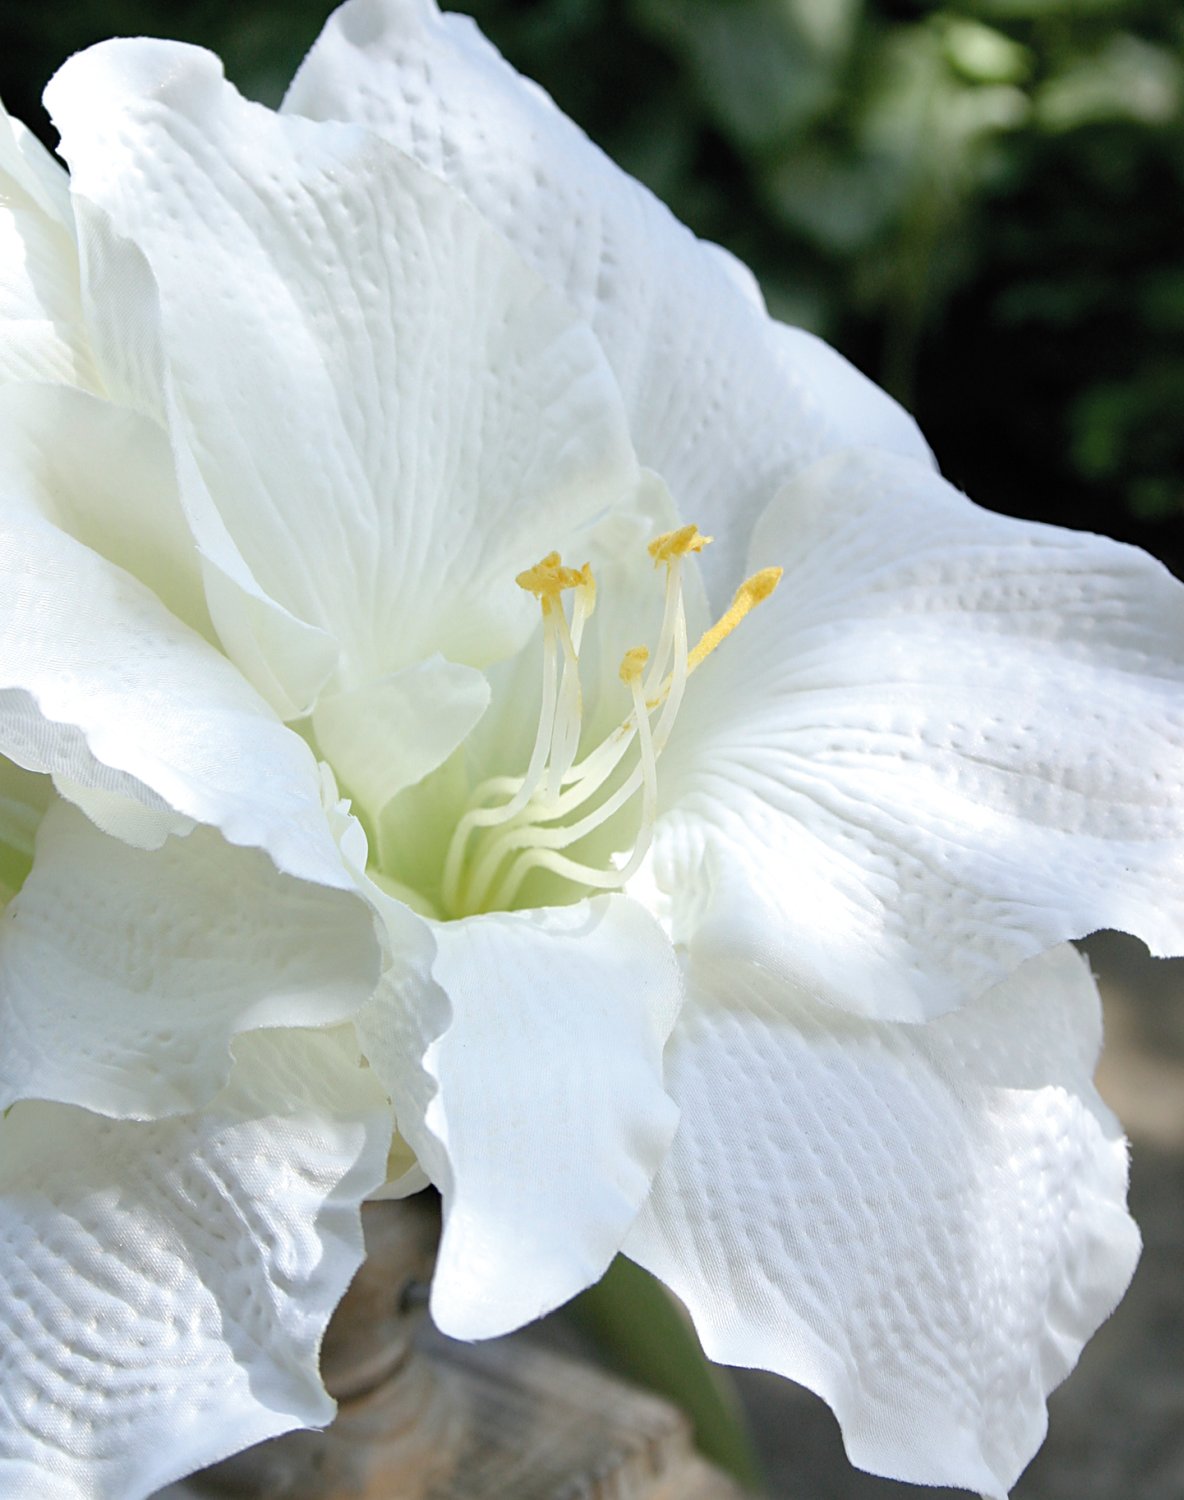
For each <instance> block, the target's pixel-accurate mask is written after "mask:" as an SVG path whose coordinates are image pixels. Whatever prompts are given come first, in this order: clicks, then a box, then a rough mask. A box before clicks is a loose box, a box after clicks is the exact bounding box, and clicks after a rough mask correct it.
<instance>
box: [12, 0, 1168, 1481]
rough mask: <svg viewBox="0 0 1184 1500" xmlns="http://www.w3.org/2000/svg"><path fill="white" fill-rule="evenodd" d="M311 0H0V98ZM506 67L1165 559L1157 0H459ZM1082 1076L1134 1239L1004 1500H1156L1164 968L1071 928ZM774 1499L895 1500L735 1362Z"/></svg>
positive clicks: (267, 51) (1013, 508)
mask: <svg viewBox="0 0 1184 1500" xmlns="http://www.w3.org/2000/svg"><path fill="white" fill-rule="evenodd" d="M330 8H331V7H330V5H328V4H326V3H324V0H241V3H235V4H230V3H226V0H172V3H169V4H163V3H160V0H73V3H71V0H61V3H58V4H55V5H48V4H26V3H23V0H21V3H15V0H0V96H3V98H4V101H5V103H6V104H7V106H8V108H9V109H10V111H11V112H12V113H14V114H17V115H19V116H21V117H22V118H24V119H25V120H26V121H28V122H29V123H30V124H32V125H33V126H34V128H36V129H38V130H39V132H40V133H41V134H42V135H43V137H44V138H45V139H46V140H47V142H48V143H50V144H52V136H51V133H50V131H49V126H48V121H47V120H46V119H45V116H44V114H43V112H42V111H41V108H40V105H39V103H38V100H39V96H40V92H41V89H42V88H43V86H44V84H45V82H46V81H47V79H48V78H49V76H50V74H51V73H52V72H53V70H54V69H55V68H56V67H57V65H58V64H59V63H60V62H61V61H62V60H63V59H64V58H65V57H66V56H68V55H69V53H71V52H72V51H75V50H77V49H79V48H81V47H84V46H86V45H88V44H89V43H91V42H93V41H97V40H99V39H101V38H102V37H104V36H110V35H117V34H125V35H126V34H139V33H146V34H152V35H158V36H173V37H179V38H182V39H184V40H187V41H194V42H200V43H202V44H204V45H206V46H210V47H213V48H214V49H215V50H216V51H218V52H219V53H221V55H222V56H223V58H224V59H225V61H226V66H227V71H228V73H229V74H230V76H231V77H232V78H233V79H234V80H235V81H236V82H237V83H238V85H239V86H240V88H242V89H243V91H244V92H245V93H248V94H250V95H252V96H254V97H256V98H259V99H262V100H264V101H265V102H268V103H273V104H274V103H276V102H278V100H279V98H280V95H281V93H282V91H283V88H284V86H285V84H286V82H287V80H288V78H289V77H290V76H291V74H292V72H293V71H294V70H295V67H296V65H297V64H298V62H299V60H300V58H301V56H302V55H303V53H304V51H305V50H306V49H307V47H308V46H309V44H310V43H311V42H312V40H313V38H314V37H315V35H316V33H317V31H318V30H319V28H320V25H321V23H322V21H323V20H324V18H325V16H326V15H327V13H328V11H329V9H330ZM457 8H470V9H471V10H472V12H473V13H474V14H475V15H476V16H477V18H478V20H479V21H480V23H481V25H482V27H483V29H484V30H485V31H486V32H487V34H488V35H489V36H490V37H492V39H493V40H494V41H495V42H496V43H497V45H498V46H499V47H500V48H501V49H502V51H503V52H505V53H506V54H507V55H508V56H509V58H510V59H511V61H513V62H514V63H516V65H517V66H518V67H519V68H520V69H522V71H524V72H526V73H528V74H530V75H531V76H533V77H535V78H537V79H539V80H540V81H541V82H542V83H543V84H544V85H545V86H546V87H547V88H548V89H549V90H550V92H551V93H552V94H553V95H554V96H555V98H556V99H557V101H558V102H559V104H560V105H561V106H562V107H563V108H564V109H565V110H566V111H567V112H568V113H569V114H571V115H573V116H574V117H575V118H576V119H577V120H578V121H579V122H580V123H581V124H582V125H584V127H585V128H586V129H587V130H588V131H589V133H590V134H591V135H592V136H593V137H594V138H595V139H596V140H597V141H599V142H600V143H601V144H602V145H603V146H604V147H605V148H606V149H607V150H608V151H609V152H610V154H611V155H613V156H614V157H615V158H616V159H617V160H618V161H619V162H621V163H622V164H623V165H624V166H626V167H627V168H628V169H629V170H630V171H632V172H634V173H635V174H636V175H638V176H639V177H641V178H642V179H644V180H645V181H646V182H648V183H649V184H650V185H651V186H652V187H653V188H654V189H655V190H656V191H657V192H658V193H659V194H660V195H661V196H662V197H663V198H665V199H666V200H667V202H669V203H670V204H671V206H672V207H673V208H674V209H675V211H676V212H677V213H678V214H679V215H680V216H681V217H682V218H683V219H684V220H686V221H687V222H688V223H689V224H690V225H691V226H692V227H693V228H694V229H696V230H697V231H698V232H699V233H700V234H703V235H707V236H709V237H710V238H712V239H716V240H719V241H720V242H722V243H723V244H725V245H727V246H728V247H729V248H730V249H732V250H734V251H735V252H737V253H738V254H739V255H740V256H741V257H742V258H743V259H745V260H747V261H748V262H749V263H750V264H751V265H752V266H753V268H754V269H755V270H756V271H757V273H758V275H759V276H760V278H761V281H762V284H763V286H764V288H765V293H766V296H767V298H768V300H769V303H770V305H771V307H772V309H773V310H774V312H776V313H778V314H779V315H781V316H783V317H786V318H788V319H790V320H792V321H795V322H800V323H804V324H806V325H807V326H809V327H811V328H813V329H815V330H816V331H818V332H820V333H822V334H823V335H824V336H826V337H827V338H829V339H830V340H831V341H832V342H833V343H835V344H837V345H838V347H839V348H840V349H842V350H843V351H844V353H846V354H847V355H848V356H849V357H850V358H852V359H853V360H855V362H856V363H857V364H859V365H860V366H861V367H862V368H863V369H864V370H866V371H867V372H868V374H870V375H872V376H873V377H874V378H875V379H876V380H878V381H879V382H880V383H881V384H883V385H886V386H887V387H888V388H889V389H890V390H892V391H893V393H894V394H896V395H897V396H899V397H900V398H901V399H902V400H903V401H904V402H905V403H906V404H907V405H908V406H909V407H910V408H911V409H912V410H913V411H914V412H915V413H916V415H917V417H918V418H919V420H920V423H921V426H922V428H923V429H924V431H925V433H926V435H927V436H928V438H929V440H930V442H931V443H932V445H933V447H934V449H935V451H936V453H937V455H938V458H939V460H940V462H941V465H942V468H943V470H944V471H945V472H946V474H947V475H949V476H950V477H951V478H952V479H954V480H955V481H956V482H957V483H958V484H960V485H961V486H963V487H964V488H965V489H967V490H968V491H969V492H970V493H971V494H972V495H973V496H974V498H975V499H977V500H979V501H980V502H982V503H983V504H986V505H990V506H993V507H995V508H997V509H1000V510H1005V511H1010V512H1013V513H1015V514H1019V515H1025V516H1032V517H1038V518H1041V519H1045V520H1051V521H1056V522H1058V523H1060V524H1063V525H1069V526H1078V527H1087V528H1090V529H1094V530H1099V531H1105V532H1108V533H1110V534H1111V535H1116V536H1120V537H1123V538H1125V539H1127V540H1131V541H1137V542H1138V543H1140V544H1141V545H1143V546H1145V547H1147V548H1148V549H1149V550H1151V551H1153V552H1155V553H1157V554H1158V555H1159V556H1160V557H1162V558H1163V559H1164V560H1165V561H1166V562H1167V563H1168V564H1169V566H1172V567H1173V568H1174V569H1175V570H1176V571H1177V572H1179V573H1184V422H1182V420H1181V412H1182V410H1184V254H1182V251H1184V191H1182V190H1184V7H1182V6H1181V5H1180V4H1179V3H1178V0H964V3H951V4H945V5H936V6H935V5H924V4H919V3H918V4H908V3H905V0H896V3H891V0H472V3H471V4H470V6H468V7H463V6H458V7H457ZM1091 957H1092V959H1093V961H1094V964H1095V967H1096V968H1097V969H1098V971H1099V977H1100V980H1101V982H1102V988H1103V994H1104V998H1105V1001H1106V1012H1107V1027H1108V1045H1107V1054H1106V1059H1105V1062H1104V1065H1103V1072H1102V1076H1101V1087H1102V1090H1103V1093H1104V1094H1105V1095H1106V1097H1107V1099H1108V1100H1109V1102H1110V1103H1111V1104H1112V1106H1113V1107H1115V1108H1116V1110H1117V1112H1118V1113H1119V1115H1120V1116H1121V1118H1122V1119H1123V1121H1124V1124H1125V1125H1126V1127H1127V1129H1128V1131H1129V1132H1130V1133H1131V1136H1132V1141H1133V1148H1134V1149H1133V1181H1132V1207H1133V1209H1134V1211H1135V1214H1136V1217H1137V1218H1138V1219H1139V1220H1140V1223H1141V1224H1142V1226H1143V1231H1144V1235H1145V1237H1146V1240H1147V1249H1146V1253H1145V1256H1144V1260H1143V1263H1142V1265H1141V1266H1140V1269H1139V1271H1138V1273H1137V1275H1136V1278H1135V1284H1134V1286H1133V1288H1132V1290H1131V1293H1130V1295H1129V1297H1128V1298H1127V1301H1126V1302H1125V1303H1124V1305H1123V1307H1122V1309H1121V1310H1120V1312H1119V1315H1118V1316H1117V1317H1116V1318H1115V1319H1114V1320H1113V1321H1112V1322H1111V1323H1110V1324H1109V1325H1107V1327H1106V1328H1105V1329H1104V1330H1103V1331H1102V1333H1101V1334H1100V1335H1099V1336H1098V1338H1097V1339H1096V1340H1095V1341H1094V1342H1093V1343H1092V1344H1091V1345H1090V1347H1089V1348H1088V1349H1087V1350H1086V1353H1085V1356H1084V1358H1083V1361H1082V1365H1081V1368H1080V1370H1079V1371H1078V1372H1077V1374H1076V1375H1075V1376H1074V1378H1073V1379H1072V1380H1071V1381H1070V1382H1069V1383H1068V1384H1067V1385H1066V1387H1065V1388H1064V1389H1063V1390H1062V1391H1061V1392H1059V1393H1058V1394H1057V1396H1056V1397H1055V1398H1054V1401H1053V1427H1052V1434H1051V1437H1050V1440H1049V1442H1048V1444H1047V1445H1046V1447H1045V1448H1044V1450H1043V1451H1042V1453H1041V1454H1040V1456H1039V1457H1038V1459H1037V1460H1036V1463H1035V1464H1034V1465H1033V1467H1032V1469H1031V1470H1030V1471H1029V1472H1028V1474H1026V1475H1025V1476H1024V1479H1023V1480H1022V1481H1021V1483H1020V1485H1019V1487H1018V1489H1017V1491H1016V1496H1015V1500H1179V1497H1180V1496H1184V1353H1182V1352H1181V1351H1182V1350H1184V1215H1182V1211H1181V1210H1182V1205H1184V1006H1182V1005H1181V1000H1182V999H1184V965H1182V964H1179V963H1177V964H1174V965H1168V964H1159V965H1155V964H1153V963H1151V962H1150V961H1149V960H1147V959H1146V957H1145V952H1144V950H1143V949H1142V947H1141V945H1139V944H1136V943H1133V942H1128V941H1121V940H1117V939H1103V940H1100V941H1099V942H1098V943H1095V944H1094V945H1093V946H1092V948H1091ZM742 1388H743V1393H744V1396H745V1400H746V1403H747V1405H748V1407H749V1410H750V1413H751V1414H752V1415H753V1417H754V1419H755V1423H756V1426H757V1428H758V1437H759V1440H760V1445H761V1447H762V1449H763V1451H764V1454H765V1457H766V1459H767V1461H768V1463H769V1468H770V1475H771V1483H772V1489H773V1491H774V1493H775V1494H776V1495H777V1496H778V1500H865V1497H866V1500H905V1497H906V1496H917V1497H924V1496H930V1497H932V1500H939V1497H941V1496H943V1495H946V1494H949V1495H953V1493H954V1492H952V1491H922V1490H912V1489H907V1488H905V1487H898V1486H895V1485H892V1484H889V1483H887V1482H885V1481H881V1480H875V1479H871V1478H868V1477H867V1476H863V1475H857V1474H854V1473H853V1472H852V1471H851V1470H850V1469H849V1468H848V1467H847V1466H846V1464H845V1462H844V1460H843V1458H842V1454H841V1447H840V1445H839V1440H838V1433H837V1429H836V1427H835V1424H834V1422H833V1420H832V1419H831V1418H830V1416H829V1414H828V1413H827V1412H826V1411H825V1409H824V1408H823V1407H822V1405H821V1403H820V1402H817V1401H815V1400H814V1399H813V1398H812V1397H809V1396H808V1395H806V1394H805V1393H804V1392H800V1391H797V1390H796V1388H793V1387H789V1386H787V1385H786V1384H785V1383H784V1382H779V1381H776V1380H775V1379H774V1378H773V1377H763V1376H760V1375H749V1376H744V1377H742Z"/></svg>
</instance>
